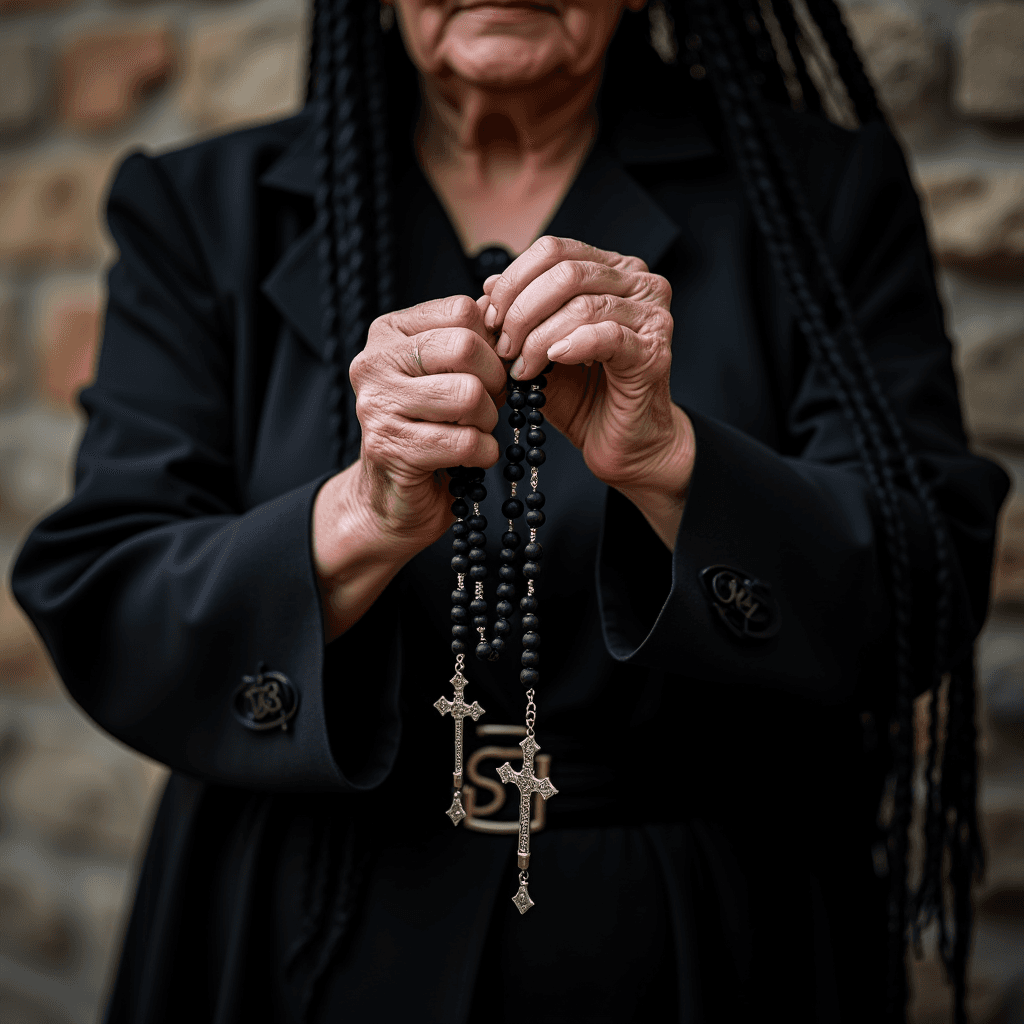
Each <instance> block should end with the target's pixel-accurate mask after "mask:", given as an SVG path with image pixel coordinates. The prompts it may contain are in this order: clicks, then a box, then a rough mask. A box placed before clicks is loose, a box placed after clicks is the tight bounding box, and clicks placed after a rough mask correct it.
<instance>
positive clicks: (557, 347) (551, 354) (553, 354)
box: [548, 341, 569, 359]
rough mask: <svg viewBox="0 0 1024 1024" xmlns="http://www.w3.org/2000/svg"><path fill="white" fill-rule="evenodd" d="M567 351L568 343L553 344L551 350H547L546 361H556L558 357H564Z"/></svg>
mask: <svg viewBox="0 0 1024 1024" xmlns="http://www.w3.org/2000/svg"><path fill="white" fill-rule="evenodd" d="M568 351H569V342H567V341H558V342H555V344H554V345H552V346H551V348H549V349H548V359H557V358H558V357H559V356H564V355H565V353H566V352H568Z"/></svg>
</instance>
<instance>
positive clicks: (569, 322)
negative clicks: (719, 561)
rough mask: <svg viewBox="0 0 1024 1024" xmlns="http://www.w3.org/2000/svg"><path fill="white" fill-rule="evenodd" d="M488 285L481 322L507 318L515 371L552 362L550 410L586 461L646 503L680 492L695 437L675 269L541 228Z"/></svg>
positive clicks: (537, 369) (506, 354)
mask: <svg viewBox="0 0 1024 1024" xmlns="http://www.w3.org/2000/svg"><path fill="white" fill-rule="evenodd" d="M484 291H485V293H486V295H487V297H488V298H489V299H490V308H489V309H487V310H486V314H485V323H486V324H487V326H488V328H491V329H495V328H496V327H500V329H501V336H500V338H499V341H498V346H497V348H496V352H497V354H498V356H499V357H501V358H502V359H504V360H510V359H511V360H515V362H514V363H513V366H512V370H511V374H512V376H513V377H515V378H517V379H522V380H528V379H530V378H531V377H535V376H537V375H538V374H539V373H541V372H542V371H543V369H544V367H545V366H547V364H548V362H549V361H550V362H552V363H554V364H555V365H554V366H553V367H552V369H551V371H550V372H549V373H548V374H547V378H548V385H547V387H546V388H545V393H546V395H547V404H546V405H545V407H544V413H545V416H546V418H547V419H548V420H549V421H550V422H551V423H552V424H553V425H554V426H555V427H557V428H558V429H559V430H560V431H561V432H562V433H563V434H565V436H566V437H568V438H569V440H570V441H571V442H572V443H573V444H574V445H575V446H576V447H577V448H579V449H580V451H581V452H582V453H583V458H584V460H585V461H586V464H587V466H588V468H589V469H590V471H591V472H592V473H593V474H594V475H595V476H596V477H597V478H598V479H599V480H601V481H603V482H604V483H606V484H608V485H610V486H612V487H616V488H618V489H619V490H621V491H623V492H624V493H626V494H627V495H628V496H630V497H631V498H633V500H634V501H636V503H637V504H638V505H640V506H641V509H642V511H645V512H647V509H644V508H643V502H642V501H638V500H637V497H636V495H637V494H641V493H642V494H650V493H652V492H653V493H655V494H661V495H663V496H664V497H666V498H671V499H675V500H677V501H679V502H681V501H682V499H683V497H684V496H685V492H686V488H687V486H688V485H689V481H690V475H691V473H692V470H693V459H694V439H693V428H692V426H691V424H690V421H689V418H688V417H687V415H686V414H685V413H684V412H683V411H682V409H680V408H679V406H677V405H676V404H675V403H674V402H673V401H672V395H671V392H670V389H669V370H670V368H671V365H672V331H673V321H672V314H671V313H670V312H669V303H670V301H671V297H672V289H671V286H670V285H669V283H668V281H666V280H665V278H664V277H661V276H659V275H658V274H652V273H650V271H649V270H648V269H647V265H646V264H645V263H644V262H643V261H642V260H639V259H637V258H636V257H632V256H621V255H619V253H615V252H605V251H604V250H602V249H596V248H594V247H593V246H590V245H586V244H584V243H583V242H577V241H574V240H573V239H568V238H553V237H551V236H545V237H543V238H539V239H538V240H537V241H536V242H534V243H533V245H532V246H530V248H529V249H528V250H527V251H526V252H524V253H523V254H522V255H521V256H519V257H518V258H517V259H516V260H515V261H514V262H513V263H511V264H510V265H509V266H508V268H507V269H506V270H505V272H504V273H503V274H501V275H500V276H495V277H492V278H489V279H488V281H487V282H486V283H485V285H484ZM680 509H681V505H680ZM680 514H681V512H680ZM648 518H650V516H648ZM652 525H654V524H653V522H652ZM656 528H657V527H656ZM658 532H659V533H662V532H663V531H662V530H661V529H659V530H658ZM663 539H666V538H663ZM666 543H670V542H669V541H668V540H667V539H666ZM670 546H671V543H670Z"/></svg>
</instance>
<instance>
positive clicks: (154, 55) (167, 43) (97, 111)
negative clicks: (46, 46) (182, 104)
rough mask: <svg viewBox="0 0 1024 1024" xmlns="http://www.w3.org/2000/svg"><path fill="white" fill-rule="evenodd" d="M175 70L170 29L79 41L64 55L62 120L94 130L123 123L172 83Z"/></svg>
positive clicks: (91, 36) (59, 95) (138, 30)
mask: <svg viewBox="0 0 1024 1024" xmlns="http://www.w3.org/2000/svg"><path fill="white" fill-rule="evenodd" d="M174 66H175V55H174V46H173V43H172V39H171V34H170V32H169V31H168V30H167V28H165V27H151V28H135V29H119V30H116V31H105V32H95V33H91V34H89V35H82V36H78V37H77V38H75V39H73V40H72V42H71V43H70V44H69V45H68V46H67V47H65V49H64V50H63V51H62V53H61V54H60V61H59V74H58V88H57V108H58V112H59V116H60V119H61V120H62V121H63V122H64V123H65V124H68V125H71V126H73V127H76V128H82V129H94V130H95V129H105V128H112V127H113V126H115V125H118V124H121V123H122V122H124V121H127V120H128V119H129V118H130V117H131V116H132V114H133V113H134V112H135V110H136V108H137V107H138V105H139V102H140V100H141V99H142V97H143V96H144V95H145V94H146V93H148V92H151V91H152V90H153V89H155V88H156V87H157V86H159V85H161V84H162V83H163V82H164V81H166V80H167V79H168V78H170V76H171V75H172V74H173V72H174Z"/></svg>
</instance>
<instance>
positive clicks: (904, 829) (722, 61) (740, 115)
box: [698, 5, 913, 1005]
mask: <svg viewBox="0 0 1024 1024" xmlns="http://www.w3.org/2000/svg"><path fill="white" fill-rule="evenodd" d="M700 7H701V5H698V10H699V9H700ZM703 15H704V16H703V17H702V18H701V23H702V33H703V34H704V35H705V36H706V37H707V39H708V42H709V45H710V49H711V51H712V59H714V60H715V62H716V64H717V65H718V68H717V70H718V72H719V74H718V80H717V82H716V85H718V87H719V94H720V96H721V97H722V98H723V100H724V101H725V104H726V106H727V107H731V108H732V109H731V110H729V109H726V110H723V112H724V113H725V114H726V118H725V120H726V123H727V127H729V128H730V131H731V134H732V136H733V144H734V147H735V148H736V149H737V152H740V153H743V154H744V156H743V158H741V159H740V160H739V161H738V163H739V164H740V170H741V173H742V174H743V175H744V177H745V178H746V180H747V185H748V190H749V191H751V192H752V193H753V195H754V196H757V197H759V200H760V201H759V202H755V209H756V208H757V207H758V206H759V207H760V208H761V214H760V218H759V219H760V221H761V223H760V226H761V228H762V233H763V234H764V235H765V238H766V240H768V242H769V245H770V248H771V249H773V250H774V254H775V257H776V260H777V261H778V262H779V263H780V264H781V266H780V269H781V270H782V271H783V274H784V279H786V280H787V283H788V286H789V289H790V291H791V293H792V294H793V295H794V298H795V300H796V305H797V308H798V309H799V310H801V312H802V314H803V316H802V329H803V331H804V332H805V334H806V335H807V337H808V342H809V344H810V346H811V349H812V355H813V356H814V357H815V359H816V362H818V363H819V364H821V363H822V362H824V364H825V365H824V367H823V368H824V369H826V372H827V373H828V376H829V377H830V378H831V381H832V383H833V386H834V387H836V389H837V392H838V394H839V397H840V401H841V405H842V406H843V409H844V412H845V413H846V414H847V417H848V418H849V419H850V421H851V424H852V425H853V427H854V438H855V441H856V443H857V444H858V448H859V449H860V454H861V459H862V462H863V463H864V466H865V469H866V471H867V474H868V477H869V482H870V483H871V485H872V489H873V490H874V491H875V493H876V498H877V500H878V505H879V508H880V511H881V513H882V518H883V524H884V531H885V540H886V547H887V549H888V552H889V556H890V559H889V560H890V563H891V565H892V571H893V587H894V594H895V596H896V602H895V604H896V608H895V612H896V619H897V630H896V632H897V676H898V678H899V680H900V682H899V684H898V687H897V690H898V694H899V698H900V699H899V700H898V709H897V731H896V735H895V736H894V746H895V748H896V751H895V752H896V758H895V760H896V764H897V772H896V780H895V781H896V793H895V801H894V811H893V821H892V823H891V830H890V831H891V848H890V872H891V878H892V882H891V886H892V890H893V892H892V894H891V897H890V965H891V972H890V973H891V978H890V995H891V1001H892V1002H893V1003H894V1004H898V1005H902V1002H903V1000H904V991H905V980H904V975H903V970H902V964H903V933H904V923H905V917H904V907H905V903H906V851H907V834H908V828H909V820H910V819H909V808H910V784H911V769H912V753H913V751H912V747H910V746H909V744H910V733H911V702H910V685H911V684H910V649H909V635H908V634H909V622H910V617H909V590H908V576H909V566H908V558H907V554H906V541H905V535H904V528H903V523H902V517H901V516H900V510H899V506H898V496H897V494H896V490H895V482H894V480H893V478H892V472H891V467H890V465H889V459H888V458H887V457H886V447H885V443H884V438H883V437H882V434H881V430H880V427H879V424H878V421H877V418H876V417H875V416H874V415H873V411H872V410H871V409H870V407H869V405H868V403H867V402H866V401H865V396H864V391H863V388H862V387H861V386H860V384H859V382H858V381H857V380H856V377H855V375H854V374H853V373H852V372H851V369H850V367H849V365H848V364H847V361H846V359H845V358H844V357H843V355H842V353H841V352H840V350H839V347H838V345H837V343H836V340H835V338H834V336H833V334H832V332H830V331H829V330H828V329H827V328H826V326H825V319H824V314H823V311H822V309H821V306H820V304H819V303H818V301H817V300H816V298H815V297H814V295H813V293H812V292H811V289H810V288H809V286H808V284H807V279H806V274H805V273H804V271H803V269H802V268H801V266H800V261H799V259H798V258H796V252H797V250H796V247H795V245H794V243H793V237H792V230H791V228H790V222H789V219H788V218H787V217H786V216H785V214H784V212H783V209H782V203H781V199H780V196H779V194H778V190H777V188H776V186H775V175H773V174H772V173H771V172H770V170H769V166H768V161H767V154H766V153H765V151H764V148H763V145H762V143H761V140H760V139H759V138H758V131H757V128H759V127H760V128H762V130H763V124H764V122H765V121H766V120H767V117H766V115H765V113H764V111H763V110H762V109H760V97H759V95H758V94H757V90H756V87H755V86H754V84H753V83H752V82H751V81H750V80H749V75H744V73H743V72H744V70H745V69H743V66H742V53H741V52H740V49H739V45H738V44H737V43H736V41H735V31H734V29H733V26H732V25H730V24H729V22H728V20H727V18H726V17H725V16H723V12H722V10H721V8H720V7H717V5H716V7H715V8H713V9H709V8H708V7H707V6H704V7H703ZM719 30H720V33H721V34H719ZM755 115H759V116H757V117H756V118H755ZM865 435H866V436H865Z"/></svg>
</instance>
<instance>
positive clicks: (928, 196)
mask: <svg viewBox="0 0 1024 1024" xmlns="http://www.w3.org/2000/svg"><path fill="white" fill-rule="evenodd" d="M1022 6H1024V5H1022ZM921 196H922V199H923V202H924V210H925V214H926V217H927V220H928V224H929V231H930V235H931V242H932V247H933V249H934V251H935V258H936V261H937V262H938V263H939V264H940V265H942V266H945V267H950V268H953V269H957V270H962V271H964V272H966V273H970V274H979V275H983V276H987V277H992V278H998V279H1000V280H1009V281H1024V174H1020V173H1012V172H1001V173H996V172H993V173H991V174H984V173H982V172H980V171H975V170H961V169H953V170H945V171H937V172H932V173H929V174H925V175H923V176H922V179H921Z"/></svg>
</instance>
